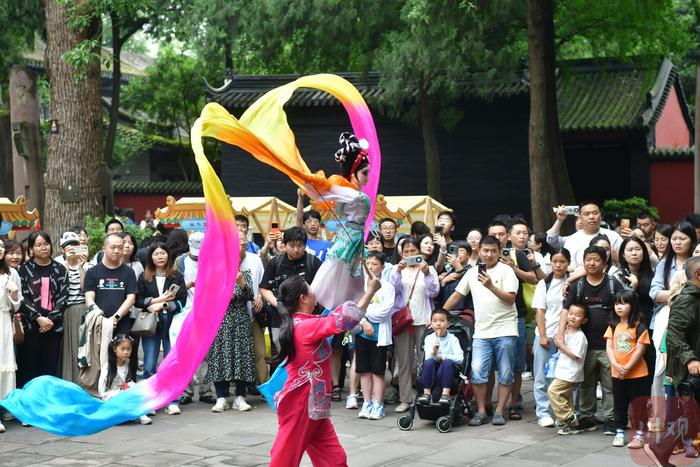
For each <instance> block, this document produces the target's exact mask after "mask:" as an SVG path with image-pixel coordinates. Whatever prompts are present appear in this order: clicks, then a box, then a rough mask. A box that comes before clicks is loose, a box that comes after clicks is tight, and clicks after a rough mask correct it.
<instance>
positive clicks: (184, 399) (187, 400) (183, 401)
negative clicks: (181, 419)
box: [180, 396, 192, 405]
mask: <svg viewBox="0 0 700 467" xmlns="http://www.w3.org/2000/svg"><path fill="white" fill-rule="evenodd" d="M191 403H192V398H191V397H190V396H182V397H181V398H180V405H187V404H191Z"/></svg>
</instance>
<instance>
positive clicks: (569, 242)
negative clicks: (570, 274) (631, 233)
mask: <svg viewBox="0 0 700 467" xmlns="http://www.w3.org/2000/svg"><path fill="white" fill-rule="evenodd" d="M599 234H604V235H605V236H606V237H608V240H610V247H611V248H612V251H618V250H619V249H620V245H621V244H622V237H620V235H619V234H618V233H617V232H615V231H614V230H609V229H604V228H602V227H601V228H600V229H598V232H596V233H594V234H587V233H585V232H584V231H583V229H581V230H579V231H577V232H576V233H575V234H573V235H571V236H569V237H568V238H567V239H566V241H565V242H564V248H566V249H567V250H569V253H571V265H572V266H573V267H574V268H576V267H577V266H583V252H584V251H585V250H586V248H588V247H589V246H590V243H591V240H593V237H595V236H596V235H599Z"/></svg>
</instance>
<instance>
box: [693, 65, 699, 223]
mask: <svg viewBox="0 0 700 467" xmlns="http://www.w3.org/2000/svg"><path fill="white" fill-rule="evenodd" d="M698 119H700V63H697V64H696V65H695V135H694V138H693V142H694V144H695V162H694V164H693V165H694V166H695V168H694V174H695V178H694V179H695V183H694V185H695V196H694V201H695V202H694V203H693V206H694V209H693V212H700V143H699V142H700V120H698Z"/></svg>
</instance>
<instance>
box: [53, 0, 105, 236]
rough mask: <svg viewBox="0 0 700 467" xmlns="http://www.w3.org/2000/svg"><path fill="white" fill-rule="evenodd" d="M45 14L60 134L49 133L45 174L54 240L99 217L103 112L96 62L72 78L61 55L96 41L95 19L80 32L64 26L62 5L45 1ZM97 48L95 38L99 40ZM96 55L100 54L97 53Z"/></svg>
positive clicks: (65, 17)
mask: <svg viewBox="0 0 700 467" xmlns="http://www.w3.org/2000/svg"><path fill="white" fill-rule="evenodd" d="M44 6H45V12H46V55H45V61H46V71H47V74H48V78H49V85H50V91H51V117H52V118H53V119H54V120H56V121H57V123H58V128H59V131H58V133H52V134H50V135H49V142H48V155H47V162H46V173H45V175H44V180H45V189H46V201H45V208H46V212H45V215H44V219H45V228H46V230H48V232H49V233H50V234H51V235H52V236H53V238H54V239H55V240H54V241H57V240H58V238H60V234H61V233H62V232H63V231H64V230H65V229H67V228H68V227H70V226H72V225H82V224H83V223H84V221H85V216H88V215H90V216H102V215H103V213H104V207H103V202H104V200H103V191H102V179H101V177H100V174H101V173H102V109H101V102H100V63H99V61H95V62H94V63H93V64H92V65H90V67H89V68H88V69H85V70H83V71H85V73H86V76H85V77H84V78H83V79H81V80H79V81H78V80H76V78H75V75H76V73H77V71H78V70H76V69H74V68H72V67H70V66H69V65H67V64H66V63H65V62H64V61H63V55H64V54H65V53H66V52H68V51H69V50H71V49H73V48H74V47H75V46H76V45H78V44H79V43H80V42H81V41H83V40H86V39H99V32H100V28H101V22H100V19H99V17H97V18H94V19H93V21H92V23H91V24H90V26H89V27H88V28H86V29H85V30H84V31H76V30H74V29H71V28H70V27H69V26H68V18H69V15H68V12H67V7H68V5H66V4H65V3H63V2H60V3H59V2H57V1H56V0H44ZM98 44H99V40H98ZM95 52H96V53H98V54H99V53H100V50H99V49H98V50H96V51H95Z"/></svg>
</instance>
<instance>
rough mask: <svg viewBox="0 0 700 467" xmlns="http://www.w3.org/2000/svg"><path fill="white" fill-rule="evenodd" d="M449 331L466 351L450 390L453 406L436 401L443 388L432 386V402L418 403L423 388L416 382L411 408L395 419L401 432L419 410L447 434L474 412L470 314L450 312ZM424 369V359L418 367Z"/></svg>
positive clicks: (471, 323)
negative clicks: (470, 369) (472, 406)
mask: <svg viewBox="0 0 700 467" xmlns="http://www.w3.org/2000/svg"><path fill="white" fill-rule="evenodd" d="M447 332H449V333H450V334H454V335H455V336H456V337H457V339H459V345H460V347H461V348H462V351H463V352H464V362H463V363H462V365H459V366H458V369H459V371H458V372H456V373H455V379H454V382H453V383H452V389H451V390H450V399H451V400H450V405H449V406H444V405H440V404H439V403H437V402H434V401H437V400H438V399H439V398H440V395H441V393H442V390H441V389H440V388H436V389H433V394H432V398H431V402H430V403H429V404H427V405H421V404H418V403H417V399H418V397H419V396H420V395H421V394H422V393H423V388H422V387H421V385H420V383H419V382H417V384H416V389H417V390H418V391H417V394H416V395H415V396H414V397H413V401H411V407H410V408H409V410H408V412H407V413H405V414H404V415H402V416H400V417H399V418H398V419H397V420H396V424H397V425H398V426H399V429H400V430H402V431H408V430H410V429H411V428H412V427H413V418H414V417H415V414H416V411H418V416H419V417H420V418H422V419H423V420H432V421H435V426H436V427H437V429H438V431H439V432H440V433H447V432H448V431H450V430H451V429H452V425H453V424H455V423H457V422H458V421H459V420H460V419H461V418H462V417H463V416H464V415H467V416H469V417H470V418H471V417H472V416H473V415H474V414H473V413H472V412H473V409H472V408H471V406H470V405H469V402H470V401H471V400H472V398H473V395H474V394H473V391H472V387H471V384H469V377H468V376H469V368H470V362H471V350H472V335H473V333H474V325H473V317H472V315H471V313H464V312H450V316H449V324H448V327H447ZM432 333H433V330H432V329H428V330H427V331H426V333H425V336H427V335H429V334H432ZM425 336H424V337H423V340H424V341H423V342H421V348H423V345H424V344H425ZM422 369H423V362H421V364H420V366H419V368H418V374H419V375H420V372H421V371H422Z"/></svg>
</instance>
